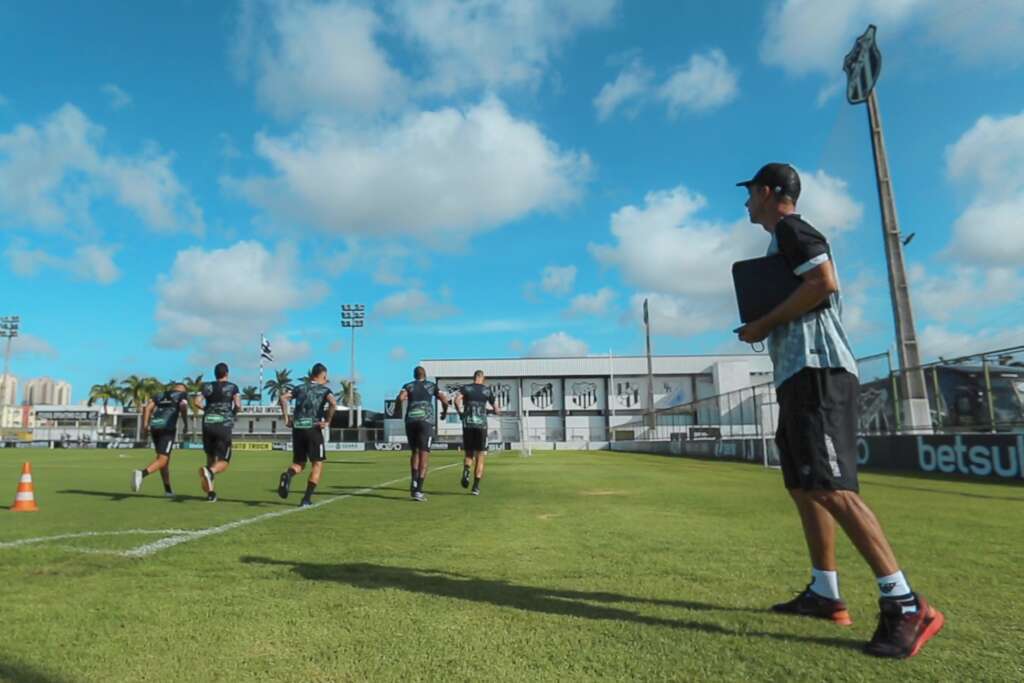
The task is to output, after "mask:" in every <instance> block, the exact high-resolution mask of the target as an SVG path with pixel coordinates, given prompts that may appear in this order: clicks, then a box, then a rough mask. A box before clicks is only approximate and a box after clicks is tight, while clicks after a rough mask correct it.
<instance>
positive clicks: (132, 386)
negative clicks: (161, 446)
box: [121, 375, 164, 441]
mask: <svg viewBox="0 0 1024 683" xmlns="http://www.w3.org/2000/svg"><path fill="white" fill-rule="evenodd" d="M163 386H164V384H163V382H161V381H160V380H158V379H157V378H156V377H139V376H138V375H129V376H128V377H126V378H124V379H123V380H121V391H122V395H123V397H124V404H125V407H132V408H134V409H135V411H136V412H137V413H138V416H137V417H136V420H135V440H136V441H140V440H141V439H142V406H144V405H145V404H146V402H147V401H149V399H151V398H153V397H154V396H156V395H157V394H159V393H160V392H161V391H163Z"/></svg>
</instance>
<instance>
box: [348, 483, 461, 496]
mask: <svg viewBox="0 0 1024 683" xmlns="http://www.w3.org/2000/svg"><path fill="white" fill-rule="evenodd" d="M331 488H332V489H337V491H338V493H351V494H354V495H357V496H359V497H360V498H387V499H389V500H402V498H401V497H399V496H395V497H390V496H376V495H372V494H369V493H356V491H362V490H363V489H366V488H370V487H368V486H342V485H340V484H338V485H332V486H331ZM373 490H374V491H401V492H402V493H404V494H405V497H406V498H408V497H409V487H408V486H405V487H401V486H374V487H373ZM423 493H424V495H426V496H427V497H430V496H457V495H459V494H458V493H452V492H451V491H431V490H430V488H424V489H423ZM463 495H464V494H463Z"/></svg>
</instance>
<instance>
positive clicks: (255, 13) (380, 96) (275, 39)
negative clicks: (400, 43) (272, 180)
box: [234, 0, 408, 116]
mask: <svg viewBox="0 0 1024 683" xmlns="http://www.w3.org/2000/svg"><path fill="white" fill-rule="evenodd" d="M382 28H383V27H382V22H381V19H380V17H379V16H377V14H376V13H375V12H374V11H373V10H372V9H370V8H368V7H366V6H363V4H362V3H357V2H344V1H342V2H328V3H314V2H307V1H305V0H291V1H287V2H281V3H277V4H275V5H273V6H271V5H263V4H258V3H255V2H247V3H243V4H242V6H241V11H240V15H239V20H238V31H237V34H236V38H235V45H234V55H235V60H236V67H237V68H238V72H239V75H240V76H242V77H243V78H247V77H249V76H252V77H253V78H254V80H255V82H256V92H257V94H258V97H259V99H260V101H261V102H262V103H263V104H264V105H265V106H266V107H267V108H269V109H270V111H272V112H273V113H274V114H276V115H278V116H292V115H296V114H305V113H310V112H313V113H320V114H329V115H344V114H345V113H349V112H356V113H360V114H368V113H373V112H376V111H378V110H380V109H386V108H393V107H395V106H398V105H400V104H401V103H402V102H403V100H404V99H405V95H406V91H407V89H408V83H407V82H406V79H405V77H404V76H402V74H401V73H400V72H399V71H398V70H397V69H395V68H394V67H393V66H392V65H391V64H390V62H389V59H388V56H387V54H386V53H385V52H384V50H383V49H381V47H380V46H379V45H378V44H377V42H376V39H375V37H376V35H377V34H378V33H379V32H380V31H381V30H382Z"/></svg>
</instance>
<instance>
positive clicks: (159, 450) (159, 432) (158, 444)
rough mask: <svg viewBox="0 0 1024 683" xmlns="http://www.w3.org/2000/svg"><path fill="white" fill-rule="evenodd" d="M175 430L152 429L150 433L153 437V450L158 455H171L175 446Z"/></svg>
mask: <svg viewBox="0 0 1024 683" xmlns="http://www.w3.org/2000/svg"><path fill="white" fill-rule="evenodd" d="M175 431H176V430H174V429H153V430H150V432H149V435H150V436H151V437H153V450H154V451H156V454H157V455H166V456H170V455H171V450H172V449H173V448H174V435H175Z"/></svg>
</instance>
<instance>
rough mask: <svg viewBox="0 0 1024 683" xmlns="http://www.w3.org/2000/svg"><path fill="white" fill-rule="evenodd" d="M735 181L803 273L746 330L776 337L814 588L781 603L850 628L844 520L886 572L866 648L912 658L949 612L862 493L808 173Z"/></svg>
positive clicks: (850, 397)
mask: <svg viewBox="0 0 1024 683" xmlns="http://www.w3.org/2000/svg"><path fill="white" fill-rule="evenodd" d="M737 185H738V186H740V187H745V188H746V189H747V192H748V198H747V202H746V207H747V211H748V212H749V214H750V221H751V222H752V223H757V224H760V225H761V226H762V227H764V229H765V230H767V231H768V232H769V233H771V235H772V241H771V245H770V246H769V248H768V254H769V255H773V254H781V256H782V258H783V259H784V260H785V262H786V265H787V266H788V267H789V268H790V269H791V270H792V272H793V273H794V274H795V275H797V276H798V277H800V278H801V279H802V280H803V282H802V283H801V284H800V285H799V287H798V288H797V289H796V290H794V291H793V293H792V294H790V296H789V297H788V298H787V299H786V300H785V301H784V302H782V303H781V304H779V305H778V306H777V307H776V308H775V309H774V310H773V311H771V312H770V313H768V314H767V315H766V316H764V317H763V318H761V319H759V320H755V321H753V322H750V323H748V324H746V325H744V326H743V327H741V328H740V329H739V330H737V331H738V333H739V337H740V339H741V340H742V341H745V342H748V343H754V342H758V341H761V340H763V339H765V338H767V339H768V346H769V352H770V354H771V358H772V363H773V365H774V381H775V386H776V391H777V393H778V402H779V425H778V431H777V433H776V436H775V441H776V444H777V445H778V449H779V458H780V461H781V465H782V476H783V481H784V483H785V486H786V489H788V491H789V495H790V496H791V497H792V499H793V501H794V503H795V504H796V508H797V511H798V512H799V514H800V520H801V522H802V523H803V528H804V537H805V540H806V542H807V547H808V550H809V551H810V556H811V582H810V584H809V585H808V586H807V588H806V589H805V590H804V591H803V592H802V593H800V594H799V595H797V596H796V597H795V598H794V599H793V600H790V601H789V602H785V603H781V604H778V605H775V606H774V607H772V609H773V610H774V611H776V612H780V613H783V614H796V615H803V616H811V617H818V618H822V619H828V620H831V621H832V622H834V623H837V624H841V625H848V624H850V623H851V621H850V615H849V613H848V612H847V610H846V604H845V603H844V602H843V601H842V600H841V598H840V596H839V579H838V575H837V572H836V557H835V544H836V522H838V523H839V525H840V526H841V527H842V528H843V531H844V532H845V533H846V535H847V536H848V537H849V538H850V540H851V541H852V542H853V545H854V546H855V547H856V548H857V550H858V551H859V552H860V554H861V555H862V556H863V557H864V559H865V560H866V561H867V562H868V564H869V565H870V566H871V569H872V570H873V571H874V573H875V576H876V577H877V579H878V590H879V593H880V598H879V607H880V615H879V620H878V628H877V629H876V630H875V634H874V636H872V638H871V640H870V642H868V643H867V645H865V647H864V651H865V652H867V653H868V654H872V655H876V656H879V657H892V658H904V657H913V656H914V655H916V654H917V653H918V652H919V651H920V650H921V648H922V647H923V646H924V644H925V643H926V642H927V641H928V640H929V639H931V638H932V636H934V635H935V634H936V633H938V632H939V630H940V629H941V628H942V625H943V623H944V617H943V614H942V613H941V612H939V611H938V610H936V609H935V608H934V607H932V606H931V605H929V604H928V603H927V602H926V601H925V599H924V598H923V597H921V596H920V595H918V594H917V593H914V592H913V591H912V590H911V588H910V583H909V581H908V580H907V578H906V577H905V576H904V575H903V572H902V571H900V566H899V564H898V563H897V562H896V556H895V554H894V553H893V550H892V548H891V547H890V545H889V541H888V539H887V538H886V536H885V533H884V532H883V531H882V526H881V524H880V523H879V521H878V519H877V518H876V517H875V515H874V513H873V512H872V511H871V509H870V508H869V507H868V506H867V504H866V503H865V502H864V501H863V499H861V497H860V495H859V494H858V490H859V487H858V483H857V394H858V388H859V384H858V380H857V364H856V361H855V359H854V356H853V352H852V350H851V349H850V344H849V342H848V341H847V338H846V332H845V330H844V329H843V323H842V320H841V317H840V316H841V313H842V308H841V307H842V302H841V299H840V297H839V281H838V278H837V275H836V270H835V266H834V262H833V258H832V253H831V249H830V248H829V244H828V242H827V241H826V239H825V238H824V237H823V236H822V234H821V233H820V232H818V231H817V230H815V229H814V228H813V227H811V225H810V224H808V223H807V222H806V221H804V220H803V219H802V218H801V217H800V215H799V214H797V213H796V202H797V199H799V197H800V177H799V176H798V175H797V172H796V170H795V169H794V168H793V167H792V166H789V165H788V164H768V165H766V166H764V167H763V168H761V170H759V171H758V172H757V174H756V175H755V176H754V177H753V178H752V179H751V180H745V181H743V182H740V183H737Z"/></svg>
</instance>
